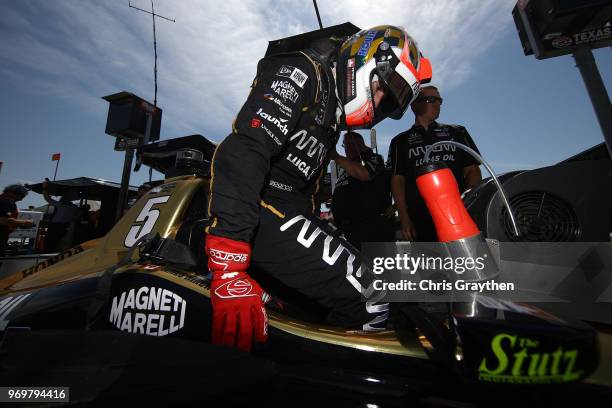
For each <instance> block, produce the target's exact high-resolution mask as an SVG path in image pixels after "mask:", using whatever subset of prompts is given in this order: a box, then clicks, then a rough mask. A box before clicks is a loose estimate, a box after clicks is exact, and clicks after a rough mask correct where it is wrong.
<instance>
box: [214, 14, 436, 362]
mask: <svg viewBox="0 0 612 408" xmlns="http://www.w3.org/2000/svg"><path fill="white" fill-rule="evenodd" d="M430 77H431V66H430V65H429V62H428V61H427V60H426V59H425V58H423V57H422V55H421V54H420V52H419V50H418V48H417V45H416V43H415V41H414V40H413V39H412V38H411V37H410V36H409V35H408V34H407V33H406V32H405V31H404V30H403V29H401V28H398V27H393V26H378V27H375V28H372V29H369V30H363V31H360V32H358V33H357V34H355V35H353V36H351V37H348V38H341V39H337V38H336V37H332V38H320V39H319V40H318V41H316V42H314V43H312V47H311V48H306V49H302V50H300V51H295V52H287V51H284V52H283V53H281V54H275V55H268V56H266V57H264V58H263V59H262V60H260V61H259V64H258V67H257V74H256V77H255V79H254V81H253V84H252V89H251V93H250V94H249V97H248V99H247V101H246V103H245V104H244V105H243V107H242V109H241V110H240V112H239V113H238V116H237V118H236V120H235V121H234V125H233V131H232V133H231V134H230V135H229V136H228V137H226V138H225V140H223V141H222V142H221V143H220V144H219V146H218V147H217V150H216V152H215V156H214V159H213V164H212V179H211V202H210V208H209V211H210V220H211V223H210V226H209V227H208V228H207V232H208V234H207V236H206V244H205V246H206V252H207V254H208V257H209V264H208V266H209V269H210V271H211V272H212V282H211V288H210V295H211V303H212V309H213V327H212V341H213V342H214V343H222V344H225V345H229V346H238V347H239V348H241V349H244V350H248V349H250V347H251V344H252V339H253V338H254V339H255V340H256V341H265V339H266V337H267V329H266V327H267V318H266V311H265V307H264V301H265V298H266V296H265V295H264V292H263V290H262V289H261V287H260V286H259V285H258V284H257V282H256V281H255V280H254V279H253V277H251V276H249V275H248V274H247V270H248V268H249V265H251V264H253V265H254V266H256V267H257V270H261V271H265V273H267V274H269V275H271V276H272V277H273V278H275V279H277V280H279V281H280V282H282V283H283V284H284V285H286V286H288V287H290V288H292V289H294V290H296V291H298V292H300V293H301V294H302V295H305V296H307V297H308V298H310V299H312V300H314V301H316V302H317V303H318V304H319V305H321V306H322V307H323V308H325V309H326V310H328V313H327V321H328V323H329V324H332V325H336V326H340V327H346V328H354V329H361V330H376V329H381V328H384V327H385V322H386V318H387V311H388V305H387V304H377V303H376V301H377V300H378V299H379V298H377V297H370V298H369V301H367V302H364V301H362V292H366V290H367V289H368V288H370V286H371V284H372V281H373V275H372V274H371V272H370V271H369V269H368V268H367V267H366V266H365V265H364V264H363V263H362V261H361V257H360V256H359V254H358V253H356V252H354V251H353V250H351V249H349V246H348V245H346V242H345V241H343V240H340V239H338V238H336V237H335V236H334V235H333V233H332V232H331V231H329V230H328V226H327V224H326V223H324V222H323V221H321V220H319V219H318V218H316V217H315V216H313V215H312V211H313V200H312V196H313V194H314V193H315V192H316V190H317V184H318V180H319V178H320V176H321V175H322V173H323V171H324V170H325V168H326V166H327V163H328V162H329V158H330V152H331V151H333V149H334V148H335V145H336V143H337V140H338V125H340V126H343V127H350V128H368V127H371V126H373V125H374V124H376V123H378V122H379V121H381V120H382V119H384V118H386V117H392V118H395V119H398V118H400V117H401V116H402V115H403V113H404V111H405V110H406V109H407V107H408V105H409V104H410V102H411V101H412V100H413V98H414V97H415V96H416V95H417V94H418V90H419V85H420V82H424V81H426V80H429V79H430ZM336 79H337V81H336Z"/></svg>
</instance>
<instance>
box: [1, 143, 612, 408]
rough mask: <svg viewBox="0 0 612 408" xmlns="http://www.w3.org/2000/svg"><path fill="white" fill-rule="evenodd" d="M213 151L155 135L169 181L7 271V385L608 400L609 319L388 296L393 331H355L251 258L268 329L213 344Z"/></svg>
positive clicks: (189, 393)
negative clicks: (52, 258)
mask: <svg viewBox="0 0 612 408" xmlns="http://www.w3.org/2000/svg"><path fill="white" fill-rule="evenodd" d="M214 148H215V146H214V144H212V143H211V142H209V141H208V140H207V139H205V138H204V137H202V136H199V135H194V136H188V137H183V138H177V139H171V140H165V141H161V142H157V143H154V144H151V145H149V146H147V147H145V148H144V149H143V151H142V152H141V155H142V157H141V158H142V160H143V162H144V164H146V165H149V166H151V167H153V168H155V169H156V170H158V171H161V172H163V173H164V174H166V176H167V178H166V180H165V182H164V183H163V184H161V185H159V186H158V187H156V188H154V189H153V190H151V191H150V192H149V193H148V194H147V195H145V196H144V197H143V198H141V199H140V200H139V201H138V202H137V203H136V204H135V205H134V206H133V207H132V208H131V209H130V210H129V212H128V213H127V214H125V216H124V217H123V218H121V219H120V221H119V222H118V223H117V224H116V225H115V226H114V227H113V228H112V230H110V232H108V234H107V235H106V236H105V237H103V238H100V239H97V240H95V241H89V242H87V243H84V244H82V245H80V246H78V247H76V248H72V249H71V250H70V251H69V252H68V253H67V254H68V256H67V255H66V254H63V255H62V254H60V255H61V256H62V257H63V258H64V259H63V260H62V261H60V262H55V263H54V262H47V263H46V265H47V266H46V267H32V268H29V269H27V270H24V271H21V272H19V273H16V274H13V275H11V276H7V277H4V278H2V279H1V280H0V339H1V342H2V343H1V345H0V385H3V386H9V385H12V386H70V387H71V388H70V400H71V402H75V403H101V402H108V401H116V400H121V401H127V400H131V401H140V402H149V403H154V404H166V403H168V404H170V403H177V402H179V403H188V402H190V403H196V402H198V401H200V402H201V401H218V402H223V403H226V404H227V403H249V402H253V401H254V400H257V401H264V402H266V401H267V402H275V403H286V404H291V405H306V404H314V403H317V404H322V405H329V404H333V405H341V406H365V405H366V404H370V405H367V406H378V405H381V404H382V406H384V405H394V406H405V405H407V404H408V403H409V402H410V401H417V400H418V401H419V402H420V403H423V404H426V405H429V406H449V405H451V406H457V405H456V404H464V405H462V406H470V404H472V403H479V402H481V403H482V402H485V403H487V405H490V404H493V403H495V404H497V405H504V404H506V403H510V402H511V401H518V400H523V399H525V398H530V399H531V400H533V401H535V402H536V403H540V404H546V405H549V403H554V404H557V405H563V404H574V403H575V402H576V401H580V400H581V399H582V398H584V396H585V395H588V396H589V398H595V397H596V398H600V399H601V401H605V398H609V397H610V394H609V393H608V391H607V390H608V389H609V387H611V386H612V330H611V329H612V325H608V324H603V323H598V324H595V325H592V324H591V325H590V324H587V323H585V322H584V321H571V320H569V319H566V318H561V317H557V316H553V315H552V314H551V313H548V312H545V311H543V310H540V309H538V308H536V307H534V306H532V305H525V304H521V305H518V304H514V303H511V302H501V301H497V302H493V303H488V304H487V305H483V304H481V305H480V306H479V307H486V308H488V309H489V311H490V312H491V313H486V314H484V315H483V314H479V315H478V316H477V317H474V316H470V314H469V313H451V312H449V310H448V308H447V305H445V304H433V305H419V304H393V306H392V307H393V309H392V312H393V313H392V316H393V318H392V319H391V324H392V328H390V329H389V330H386V331H382V332H377V333H365V332H359V331H347V330H344V329H340V328H336V327H330V326H328V325H326V324H325V323H323V320H322V319H321V317H320V316H318V315H317V313H316V312H313V310H314V309H313V308H309V307H308V305H307V299H301V298H300V297H299V296H298V295H297V294H295V293H291V292H290V291H289V290H287V288H280V287H275V286H274V284H273V283H272V282H269V283H267V282H266V280H265V276H264V274H263V273H262V271H253V274H255V276H257V279H258V280H260V281H261V282H262V284H263V285H264V286H267V287H266V289H267V290H268V291H269V292H270V293H271V294H272V295H273V301H271V302H270V303H269V304H268V306H267V307H268V314H269V340H268V342H267V343H265V344H263V345H256V347H255V349H254V351H253V352H252V353H251V354H247V353H243V352H240V351H237V350H233V349H228V348H224V347H220V346H214V345H211V344H209V340H210V327H211V310H210V301H209V284H210V280H209V277H208V271H207V269H206V259H205V256H204V254H203V240H204V228H205V226H206V222H207V219H206V206H207V199H208V176H207V173H208V168H207V167H208V166H209V164H208V163H209V160H210V159H211V156H212V153H213V151H214ZM480 193H482V192H480ZM483 316H486V317H483ZM536 390H537V392H536ZM451 401H455V402H451ZM457 401H459V402H457ZM487 401H488V402H487ZM453 404H455V405H453Z"/></svg>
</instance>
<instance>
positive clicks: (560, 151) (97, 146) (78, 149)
mask: <svg viewBox="0 0 612 408" xmlns="http://www.w3.org/2000/svg"><path fill="white" fill-rule="evenodd" d="M515 3H516V1H515V0H429V1H427V2H423V1H420V0H397V1H382V0H381V1H378V2H371V1H369V0H333V1H332V0H319V1H318V5H319V10H320V13H321V19H322V22H323V25H325V26H329V25H334V24H340V23H343V22H345V21H351V22H352V23H354V24H355V25H357V26H359V27H361V28H368V27H371V26H375V25H379V24H394V25H399V26H402V27H404V28H405V29H406V31H408V33H410V34H411V36H413V37H414V38H415V39H416V40H417V42H418V44H419V47H420V49H421V50H422V53H423V54H424V55H425V56H426V57H428V58H429V59H430V61H431V64H432V67H433V81H432V83H433V84H435V85H436V86H437V87H438V88H439V89H440V92H441V94H442V96H443V97H444V104H443V106H442V113H441V115H440V118H439V121H440V122H443V123H451V124H461V125H463V126H465V127H466V128H467V129H468V131H469V132H470V134H471V135H472V138H473V139H474V141H475V142H476V144H477V145H478V147H479V149H480V152H481V153H482V154H483V156H484V158H485V159H486V160H487V161H488V162H489V163H491V164H492V166H493V168H494V169H495V171H496V172H498V173H502V172H506V171H509V170H514V169H532V168H537V167H543V166H548V165H552V164H554V163H557V162H559V161H561V160H563V159H565V158H567V157H569V156H572V155H574V154H576V153H578V152H580V151H582V150H585V149H587V148H589V147H591V146H594V145H596V144H598V143H600V142H602V141H603V137H602V135H601V131H600V129H599V126H598V124H597V121H596V117H595V114H594V112H593V109H592V106H591V104H590V101H589V98H588V94H587V92H586V90H585V88H584V85H583V82H582V79H581V77H580V75H579V72H578V70H577V68H576V67H575V62H574V60H573V58H572V57H571V56H569V55H567V56H562V57H558V58H553V59H547V60H536V59H535V58H534V57H533V56H529V57H526V56H525V55H524V54H523V51H522V48H521V45H520V42H519V39H518V35H517V33H516V29H515V26H514V22H513V19H512V14H511V11H512V8H513V7H514V4H515ZM132 5H134V6H136V7H140V8H144V9H149V8H150V2H149V1H148V0H133V2H132ZM155 11H156V12H157V13H159V14H161V15H164V16H166V17H169V18H172V19H175V20H176V22H174V23H172V22H169V21H166V20H162V19H158V20H157V23H156V30H157V46H158V85H159V90H158V105H159V106H160V107H161V108H162V109H163V118H162V128H161V138H162V139H169V138H173V137H180V136H186V135H190V134H202V135H204V136H206V137H208V138H209V139H211V140H213V141H215V142H218V141H221V140H222V139H223V138H224V137H225V136H227V134H228V133H229V131H230V130H231V123H232V119H233V118H234V116H235V115H236V113H237V112H238V111H239V110H240V107H241V106H242V103H244V100H245V99H246V96H247V94H248V92H249V86H250V84H251V81H252V79H253V76H254V74H255V69H256V65H257V61H258V60H259V58H261V57H262V56H263V54H264V53H265V50H266V47H267V42H268V41H270V40H274V39H279V38H283V37H287V36H290V35H295V34H299V33H302V32H306V31H311V30H314V29H316V28H318V24H317V20H316V15H315V12H314V8H313V6H312V2H310V1H306V0H302V1H297V0H280V1H268V0H257V1H255V0H224V1H223V2H217V1H214V2H213V1H203V0H155ZM0 38H1V39H2V40H1V41H0V90H1V91H0V104H1V106H2V109H0V161H2V162H3V167H2V170H1V172H0V187H4V186H6V185H7V184H11V183H18V182H19V183H36V182H40V181H42V180H43V179H44V178H45V177H50V178H52V177H53V172H54V169H55V162H52V161H51V155H52V154H53V153H61V157H62V159H61V161H60V163H59V169H58V174H57V178H58V179H67V178H73V177H80V176H88V177H97V178H102V179H106V180H111V181H117V182H118V181H119V180H120V178H121V172H122V168H123V160H124V154H123V153H121V152H115V151H114V150H113V147H114V138H113V137H112V136H109V135H106V134H105V133H104V129H105V123H106V116H107V112H108V103H107V102H106V101H104V100H102V99H101V97H102V96H105V95H109V94H113V93H116V92H119V91H123V90H125V91H129V92H132V93H134V94H136V95H138V96H140V97H142V98H144V99H147V100H149V101H151V102H152V101H153V93H154V92H153V89H154V87H153V46H152V24H151V16H150V15H147V14H145V13H142V12H139V11H136V10H134V9H131V8H129V7H128V0H95V1H94V0H78V1H77V0H54V1H44V0H1V1H0ZM594 55H595V59H596V61H597V64H598V66H599V70H600V72H601V73H602V76H603V78H604V82H605V85H606V87H607V89H608V90H609V89H610V86H611V81H612V78H610V73H611V72H612V52H611V49H610V48H604V49H598V50H594ZM413 123H414V116H413V115H412V112H410V111H408V113H407V114H406V115H404V117H403V118H402V119H400V120H397V121H394V120H391V119H388V120H385V121H383V122H382V123H381V124H379V125H378V126H377V127H376V130H377V137H378V147H379V153H381V154H383V156H385V157H386V154H387V150H388V146H389V142H390V140H391V139H392V138H393V137H394V136H395V135H397V134H398V133H400V132H402V131H404V130H406V129H408V128H409V127H410V126H411V125H412V124H413ZM367 133H368V131H362V134H364V136H366V140H368V139H369V138H368V137H367ZM338 149H339V152H340V153H342V149H341V148H340V147H338ZM154 178H159V175H158V174H155V175H154ZM146 180H148V171H147V170H146V169H144V168H143V169H141V170H140V172H137V173H132V175H131V180H130V182H131V184H132V185H138V184H140V183H142V182H144V181H146ZM41 203H43V200H42V197H41V196H40V195H38V194H36V193H31V194H30V195H29V196H28V197H27V198H26V199H25V200H24V201H23V202H22V204H21V206H22V207H25V206H27V205H39V204H41Z"/></svg>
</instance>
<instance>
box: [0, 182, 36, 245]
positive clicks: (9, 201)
mask: <svg viewBox="0 0 612 408" xmlns="http://www.w3.org/2000/svg"><path fill="white" fill-rule="evenodd" d="M27 195H28V190H27V189H26V188H25V187H24V186H22V185H20V184H11V185H10V186H6V187H5V188H4V191H3V192H2V194H0V256H5V255H6V253H7V251H8V239H9V235H10V233H11V232H13V231H14V230H15V228H19V227H20V228H29V227H32V226H33V225H34V224H33V223H32V221H31V220H20V219H19V210H17V204H16V203H17V202H18V201H21V200H23V199H24V198H25V197H26V196H27Z"/></svg>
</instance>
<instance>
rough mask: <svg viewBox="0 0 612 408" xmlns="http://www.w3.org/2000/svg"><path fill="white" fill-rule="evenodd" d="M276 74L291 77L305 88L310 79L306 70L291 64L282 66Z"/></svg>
mask: <svg viewBox="0 0 612 408" xmlns="http://www.w3.org/2000/svg"><path fill="white" fill-rule="evenodd" d="M276 75H278V76H282V77H287V78H289V79H291V80H292V81H293V82H294V83H295V84H296V85H297V86H299V87H300V88H304V84H305V83H306V81H307V80H308V75H306V74H305V73H304V71H302V70H301V69H299V68H296V67H293V66H291V65H283V66H281V67H280V68H279V69H278V72H277V73H276Z"/></svg>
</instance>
